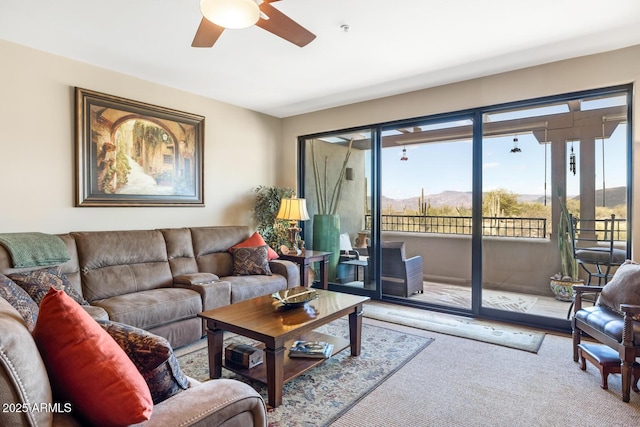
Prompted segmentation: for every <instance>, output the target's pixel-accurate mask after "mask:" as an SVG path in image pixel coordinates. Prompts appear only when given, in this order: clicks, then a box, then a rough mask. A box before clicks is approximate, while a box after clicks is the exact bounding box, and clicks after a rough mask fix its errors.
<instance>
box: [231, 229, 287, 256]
mask: <svg viewBox="0 0 640 427" xmlns="http://www.w3.org/2000/svg"><path fill="white" fill-rule="evenodd" d="M265 245H266V243H265V241H264V239H263V238H262V236H261V235H260V233H258V232H257V231H256V232H255V233H253V235H251V237H249V238H248V239H247V240H245V241H244V242H240V243H238V244H237V245H233V246H231V247H230V248H229V252H231V253H233V250H234V249H235V248H255V247H257V246H265ZM267 254H268V258H269V261H271V260H274V259H276V258H278V253H277V252H276V251H274V250H273V249H271V248H270V247H269V246H267Z"/></svg>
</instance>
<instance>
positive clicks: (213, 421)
mask: <svg viewBox="0 0 640 427" xmlns="http://www.w3.org/2000/svg"><path fill="white" fill-rule="evenodd" d="M136 425H138V426H144V427H155V426H158V427H166V426H197V427H213V426H225V425H233V426H237V425H242V426H248V427H249V426H260V427H264V426H266V425H267V410H266V407H265V404H264V400H263V399H262V397H261V396H260V394H258V392H256V391H255V390H254V389H253V388H252V387H251V386H249V385H247V384H245V383H243V382H240V381H237V380H230V379H218V380H210V381H206V382H204V383H200V384H194V385H192V387H190V388H189V389H187V390H184V391H182V392H180V393H178V394H176V395H175V396H172V397H170V398H169V399H167V400H165V401H164V402H161V403H159V404H157V405H155V406H154V407H153V412H152V414H151V418H150V419H149V420H148V421H146V422H144V423H140V424H136Z"/></svg>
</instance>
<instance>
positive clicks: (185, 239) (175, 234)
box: [160, 228, 198, 277]
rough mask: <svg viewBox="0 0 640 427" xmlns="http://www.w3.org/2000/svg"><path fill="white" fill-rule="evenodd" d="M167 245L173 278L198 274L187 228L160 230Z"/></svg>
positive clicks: (189, 232) (189, 231)
mask: <svg viewBox="0 0 640 427" xmlns="http://www.w3.org/2000/svg"><path fill="white" fill-rule="evenodd" d="M160 231H161V232H162V235H163V236H164V241H165V243H166V245H167V257H168V259H169V266H170V267H171V273H172V274H173V277H178V276H183V275H185V274H194V273H198V265H197V264H196V257H195V255H194V254H193V242H192V240H191V230H189V229H188V228H165V229H162V230H160Z"/></svg>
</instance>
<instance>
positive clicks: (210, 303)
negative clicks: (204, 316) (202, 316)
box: [173, 273, 231, 311]
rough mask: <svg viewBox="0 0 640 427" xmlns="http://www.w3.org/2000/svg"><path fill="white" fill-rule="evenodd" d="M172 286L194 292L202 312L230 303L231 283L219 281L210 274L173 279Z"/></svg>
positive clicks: (187, 275)
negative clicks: (198, 297)
mask: <svg viewBox="0 0 640 427" xmlns="http://www.w3.org/2000/svg"><path fill="white" fill-rule="evenodd" d="M173 280H174V283H173V286H175V287H176V288H186V289H191V290H192V291H196V292H198V293H199V294H200V297H201V298H202V310H203V311H206V310H211V309H212V308H217V307H222V306H225V305H229V303H230V302H231V283H229V282H227V281H220V279H219V277H218V276H216V275H215V274H210V273H194V274H185V275H182V276H176V277H174V279H173Z"/></svg>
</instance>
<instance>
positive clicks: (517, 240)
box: [482, 91, 629, 321]
mask: <svg viewBox="0 0 640 427" xmlns="http://www.w3.org/2000/svg"><path fill="white" fill-rule="evenodd" d="M627 104H628V99H627V93H626V91H622V92H619V91H613V92H611V93H607V92H603V93H595V94H586V95H583V96H578V97H558V98H556V99H551V100H549V101H546V102H538V103H535V104H531V105H516V106H511V107H509V108H500V109H495V110H492V111H490V112H487V113H485V114H484V115H483V120H482V121H483V137H482V164H483V169H482V211H483V235H482V254H483V256H482V260H483V263H482V308H483V309H484V310H485V311H488V312H492V311H493V313H494V315H498V316H500V317H508V318H512V319H519V318H522V315H529V316H541V317H546V318H552V319H556V320H565V321H566V319H568V318H569V317H570V316H571V313H570V312H569V307H570V306H571V301H572V291H571V284H567V285H565V286H558V285H557V283H558V282H556V281H554V282H553V286H552V285H551V284H550V278H551V277H552V276H556V279H562V280H564V278H566V279H569V278H570V277H569V276H572V275H573V274H575V273H574V272H572V271H571V270H570V269H567V271H563V269H562V263H561V253H560V251H559V247H558V239H559V235H558V221H559V217H560V212H561V210H562V209H563V207H566V208H567V211H568V212H569V213H570V214H571V215H573V216H574V217H575V218H577V219H580V220H582V221H583V222H584V221H588V220H592V219H604V218H610V217H611V215H612V214H613V215H614V217H615V218H616V229H617V230H618V232H617V233H616V235H615V236H614V238H615V240H616V246H617V247H619V248H624V249H626V247H627V245H626V242H627V235H626V230H627V226H628V221H627V219H628V212H629V209H628V203H627V194H628V191H629V188H628V185H627V182H628V176H629V173H628V170H627V164H628V128H627V121H628V117H627V116H628V114H627V113H628V112H627ZM561 237H562V235H560V238H561ZM561 240H562V239H561ZM569 244H571V242H569ZM567 261H568V262H569V263H571V262H573V257H572V255H570V256H569V257H568V259H567ZM574 279H576V280H577V279H580V280H584V279H586V276H585V274H584V271H583V272H582V273H581V274H580V275H579V277H575V278H574ZM568 283H570V282H568ZM497 310H498V311H501V312H502V313H496V311H497Z"/></svg>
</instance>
